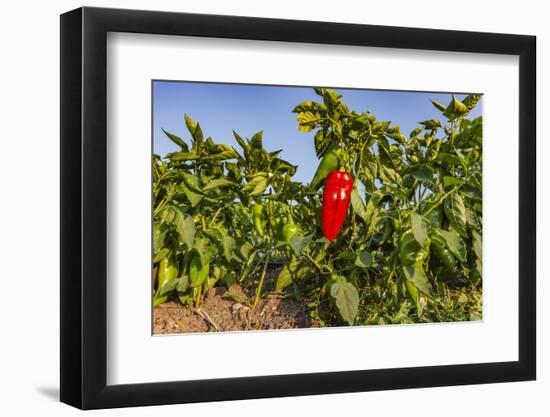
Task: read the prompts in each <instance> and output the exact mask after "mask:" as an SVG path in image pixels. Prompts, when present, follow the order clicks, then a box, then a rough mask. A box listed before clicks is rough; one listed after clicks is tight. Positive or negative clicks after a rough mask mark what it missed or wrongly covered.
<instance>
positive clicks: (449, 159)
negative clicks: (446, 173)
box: [436, 152, 464, 166]
mask: <svg viewBox="0 0 550 417" xmlns="http://www.w3.org/2000/svg"><path fill="white" fill-rule="evenodd" d="M436 160H437V161H439V162H443V163H445V164H446V165H448V166H458V165H462V166H464V161H463V160H462V159H460V158H459V157H458V156H457V155H453V154H450V153H445V152H441V153H440V154H439V155H437V158H436Z"/></svg>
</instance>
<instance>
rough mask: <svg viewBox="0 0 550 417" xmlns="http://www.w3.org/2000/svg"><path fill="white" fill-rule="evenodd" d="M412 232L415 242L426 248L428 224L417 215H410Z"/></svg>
mask: <svg viewBox="0 0 550 417" xmlns="http://www.w3.org/2000/svg"><path fill="white" fill-rule="evenodd" d="M411 224H412V228H411V229H412V232H413V235H414V238H415V239H416V241H417V242H418V243H419V244H420V246H421V247H424V246H426V237H427V236H428V222H427V221H426V219H425V218H424V217H422V216H421V215H420V214H418V213H411Z"/></svg>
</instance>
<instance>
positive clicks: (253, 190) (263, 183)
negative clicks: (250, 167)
mask: <svg viewBox="0 0 550 417" xmlns="http://www.w3.org/2000/svg"><path fill="white" fill-rule="evenodd" d="M266 188H267V178H266V177H264V176H257V177H254V178H252V179H251V180H250V181H248V183H246V184H245V186H244V187H243V192H245V193H248V194H249V195H251V196H253V195H258V194H262V193H263V192H264V191H265V189H266Z"/></svg>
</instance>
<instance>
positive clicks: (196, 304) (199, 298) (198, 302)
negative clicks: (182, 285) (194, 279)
mask: <svg viewBox="0 0 550 417" xmlns="http://www.w3.org/2000/svg"><path fill="white" fill-rule="evenodd" d="M201 295H202V285H201V286H200V287H199V288H198V289H197V298H196V299H195V308H199V307H200V305H201Z"/></svg>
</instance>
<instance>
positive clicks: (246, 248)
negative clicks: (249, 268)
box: [240, 242, 252, 260]
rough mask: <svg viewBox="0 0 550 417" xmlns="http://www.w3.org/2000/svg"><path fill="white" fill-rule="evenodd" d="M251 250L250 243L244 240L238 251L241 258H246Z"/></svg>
mask: <svg viewBox="0 0 550 417" xmlns="http://www.w3.org/2000/svg"><path fill="white" fill-rule="evenodd" d="M251 252H252V245H251V244H250V243H248V242H244V243H243V244H242V246H241V249H240V253H241V256H242V257H243V259H245V260H247V259H248V258H249V257H250V253H251Z"/></svg>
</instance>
